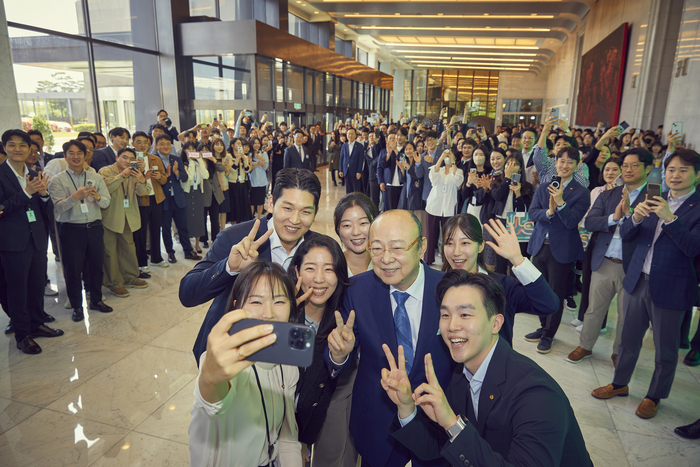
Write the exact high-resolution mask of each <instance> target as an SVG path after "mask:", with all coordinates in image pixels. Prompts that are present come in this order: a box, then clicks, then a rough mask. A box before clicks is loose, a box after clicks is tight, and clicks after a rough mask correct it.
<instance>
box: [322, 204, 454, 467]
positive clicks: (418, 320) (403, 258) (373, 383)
mask: <svg viewBox="0 0 700 467" xmlns="http://www.w3.org/2000/svg"><path fill="white" fill-rule="evenodd" d="M426 245H427V242H426V239H425V237H424V236H423V229H422V227H421V225H420V222H419V221H418V219H417V218H416V217H415V215H414V214H413V213H412V212H410V211H404V210H401V209H393V210H391V211H387V212H385V213H383V214H381V215H380V216H379V217H377V218H376V219H375V220H374V222H373V223H372V226H371V227H370V242H369V249H370V255H371V257H372V264H373V267H374V269H373V270H372V271H368V272H365V273H362V274H359V275H357V276H354V277H352V278H350V287H348V289H347V291H346V293H345V298H344V300H343V307H342V310H341V313H342V319H343V320H345V325H344V326H343V327H341V326H340V324H342V323H339V326H338V328H337V329H335V330H334V331H333V332H332V333H331V335H330V336H329V348H328V349H327V350H326V351H325V359H326V363H327V364H328V367H329V371H330V372H331V377H332V378H335V377H336V376H337V375H338V373H339V372H340V371H343V370H344V369H345V368H347V367H349V366H350V364H351V363H352V361H353V360H354V359H355V358H356V357H357V352H356V351H357V348H358V347H361V348H362V358H360V362H359V366H358V370H357V378H356V379H355V386H354V388H353V396H352V411H351V414H350V433H352V436H353V439H354V441H355V447H356V448H357V452H358V453H359V454H360V455H361V456H362V465H363V466H365V467H404V466H405V465H406V464H407V463H408V461H411V462H412V465H413V467H424V466H447V465H448V464H447V462H446V461H445V460H443V459H438V460H433V461H421V460H420V459H419V458H418V457H416V456H415V455H413V454H411V452H410V450H409V449H408V448H407V447H405V446H403V445H402V444H400V443H397V442H396V440H395V439H393V438H392V437H391V436H390V434H389V433H388V432H387V430H386V427H387V426H389V424H390V423H391V420H393V419H394V418H396V407H395V406H394V404H393V403H392V402H391V399H390V398H389V396H387V394H386V392H385V391H384V389H382V386H381V385H380V382H379V378H378V376H379V374H380V371H381V369H382V368H384V367H385V366H386V365H387V364H386V357H385V353H384V350H383V348H382V346H388V348H389V349H391V351H392V352H393V353H394V354H395V355H396V352H397V348H398V346H399V345H402V346H403V348H405V349H407V350H406V358H407V360H409V363H407V370H408V371H407V372H408V376H407V377H408V379H409V380H410V382H411V384H412V385H414V386H417V385H418V384H420V383H422V382H423V381H425V367H424V365H423V358H424V356H425V354H427V353H430V354H432V355H433V360H434V366H435V372H436V373H437V378H438V379H439V380H440V382H441V383H442V384H447V382H448V381H449V379H450V375H451V373H452V368H453V367H454V362H453V361H452V359H451V358H450V355H449V352H448V350H447V347H446V346H445V343H444V342H443V341H442V338H441V337H440V335H439V334H438V320H439V313H438V302H437V297H436V295H435V289H436V287H437V284H438V282H439V281H440V279H441V278H442V276H443V273H442V272H441V271H436V270H435V269H432V268H430V267H428V266H427V265H426V264H425V263H423V262H421V260H420V259H421V257H422V256H423V254H424V253H425V248H426ZM355 317H356V318H355ZM336 319H337V320H340V319H341V317H340V316H337V318H336Z"/></svg>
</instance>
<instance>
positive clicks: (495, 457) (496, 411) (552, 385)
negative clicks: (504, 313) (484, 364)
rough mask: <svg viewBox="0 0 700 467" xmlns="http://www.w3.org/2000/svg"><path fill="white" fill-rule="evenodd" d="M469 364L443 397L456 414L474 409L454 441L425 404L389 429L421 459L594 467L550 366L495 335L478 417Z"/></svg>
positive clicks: (501, 465) (503, 465)
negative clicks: (468, 375) (429, 414)
mask: <svg viewBox="0 0 700 467" xmlns="http://www.w3.org/2000/svg"><path fill="white" fill-rule="evenodd" d="M463 370H464V365H457V367H456V368H455V370H454V372H453V374H452V381H451V382H450V384H449V386H448V387H447V389H446V390H445V396H446V397H447V401H448V402H449V404H450V406H451V407H452V409H453V410H454V413H455V414H458V415H459V414H462V415H465V416H468V415H467V414H472V416H471V417H470V420H469V422H468V423H467V426H466V428H464V429H463V430H462V432H461V433H460V434H459V435H458V436H457V438H455V440H454V441H453V442H452V443H450V441H449V440H448V438H447V434H446V432H445V430H443V429H442V427H440V426H439V425H438V424H437V423H434V422H432V421H431V420H430V419H429V418H428V417H427V416H426V415H425V414H424V413H423V411H422V410H419V411H418V414H417V415H416V417H415V418H414V419H413V420H412V421H411V422H409V423H408V424H407V425H406V426H405V427H403V428H401V425H400V423H399V420H398V417H394V419H393V421H392V424H391V426H390V427H389V431H390V432H391V433H392V435H393V436H394V438H396V439H397V440H398V441H399V442H401V443H402V444H404V445H405V446H406V447H408V448H409V449H411V450H412V451H413V452H414V453H415V454H416V455H417V456H418V457H419V458H421V459H437V458H439V457H440V456H442V457H444V458H445V459H447V460H448V461H449V462H450V464H451V465H455V466H457V465H460V466H461V465H465V466H472V465H473V466H480V467H491V466H494V467H495V466H499V467H506V466H516V465H517V466H525V465H538V466H541V467H555V466H557V467H559V466H561V467H590V466H592V465H593V464H592V462H591V459H590V456H589V455H588V451H587V450H586V444H585V443H584V441H583V435H582V434H581V430H580V428H579V426H578V422H577V421H576V417H575V416H574V411H573V409H572V408H571V405H570V404H569V400H568V399H567V397H566V395H565V394H564V391H562V389H561V388H560V387H559V385H558V384H557V383H556V382H555V381H554V379H552V377H551V376H549V374H547V372H546V371H544V370H543V369H542V368H540V366H539V365H537V364H536V363H535V362H533V361H532V360H530V359H529V358H527V357H525V356H523V355H521V354H519V353H517V352H516V351H514V350H513V349H512V348H511V347H510V346H509V345H508V343H507V342H506V341H505V340H503V338H499V339H498V344H497V345H496V349H495V350H494V353H493V356H492V358H491V362H490V364H489V366H488V370H487V372H486V377H485V378H484V382H483V385H482V386H481V392H480V395H479V411H478V413H479V415H478V420H474V417H473V413H474V412H473V408H472V407H471V405H472V399H471V393H470V390H469V384H468V382H467V378H466V376H465V375H464V373H463Z"/></svg>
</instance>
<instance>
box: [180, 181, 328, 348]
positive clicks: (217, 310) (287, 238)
mask: <svg viewBox="0 0 700 467" xmlns="http://www.w3.org/2000/svg"><path fill="white" fill-rule="evenodd" d="M320 197H321V182H319V180H318V177H316V175H314V173H313V172H311V171H309V170H305V169H282V170H280V171H279V172H278V173H277V179H276V181H275V189H274V190H273V192H272V196H270V197H269V198H268V205H267V210H268V212H270V213H272V214H271V215H270V214H268V215H267V217H266V218H265V219H262V220H259V219H256V220H251V221H248V222H243V223H241V224H236V225H232V226H229V227H227V228H226V229H225V230H222V231H221V232H220V233H219V235H218V236H217V237H216V240H215V241H214V243H213V244H212V246H211V248H210V249H209V251H208V252H207V255H206V256H205V258H204V259H203V260H202V261H200V262H199V263H197V265H196V266H195V267H194V268H193V269H192V270H191V271H190V272H188V273H187V275H185V277H183V278H182V281H180V301H181V302H182V304H183V305H184V306H187V307H192V306H197V305H201V304H202V303H206V302H208V301H209V300H211V299H214V302H213V303H212V305H211V307H209V311H208V312H207V316H206V318H205V319H204V322H203V323H202V327H201V329H200V330H199V334H198V335H197V341H196V342H195V345H194V349H193V352H194V356H195V358H196V359H197V361H198V362H199V356H200V355H202V353H203V352H204V351H205V350H206V349H207V338H208V337H209V332H210V331H211V329H212V328H213V327H214V325H215V324H216V323H218V322H219V320H220V319H221V317H222V316H223V315H225V314H226V313H227V312H229V311H230V310H227V309H226V308H225V307H226V303H227V302H228V297H229V294H230V293H231V289H232V288H233V283H234V282H235V281H236V277H237V276H238V273H239V272H240V271H242V270H243V269H244V268H245V267H246V266H248V265H249V264H250V263H252V262H253V261H255V260H256V259H257V258H264V259H266V260H268V261H272V262H274V263H277V264H279V265H280V266H282V267H284V268H285V269H287V266H288V265H289V263H290V262H291V260H292V257H293V256H294V253H296V251H297V248H298V247H299V245H300V244H301V242H303V241H304V239H306V238H310V237H311V236H313V235H316V234H315V233H314V232H311V231H310V230H309V229H310V228H311V224H313V222H314V219H315V217H316V213H317V212H318V202H319V199H320Z"/></svg>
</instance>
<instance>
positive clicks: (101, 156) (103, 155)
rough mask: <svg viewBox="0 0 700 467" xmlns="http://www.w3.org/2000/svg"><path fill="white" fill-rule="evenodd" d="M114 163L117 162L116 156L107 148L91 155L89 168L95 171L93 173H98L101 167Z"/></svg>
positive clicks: (112, 150)
mask: <svg viewBox="0 0 700 467" xmlns="http://www.w3.org/2000/svg"><path fill="white" fill-rule="evenodd" d="M115 162H117V154H116V153H115V152H114V149H112V148H111V147H109V146H107V147H106V148H102V149H98V150H97V151H95V152H94V153H93V155H92V162H91V163H90V166H91V167H92V168H93V169H95V172H99V171H100V169H101V168H102V167H107V166H108V165H112V164H114V163H115Z"/></svg>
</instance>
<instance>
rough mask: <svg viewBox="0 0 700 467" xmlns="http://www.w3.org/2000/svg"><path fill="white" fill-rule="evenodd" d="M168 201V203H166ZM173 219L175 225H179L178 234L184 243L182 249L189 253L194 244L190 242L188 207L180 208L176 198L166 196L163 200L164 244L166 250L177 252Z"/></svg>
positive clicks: (181, 242)
mask: <svg viewBox="0 0 700 467" xmlns="http://www.w3.org/2000/svg"><path fill="white" fill-rule="evenodd" d="M166 203H167V204H166ZM173 220H175V226H176V227H177V235H178V237H179V238H180V244H181V245H182V251H183V252H184V253H185V254H187V253H189V252H190V251H192V244H191V243H190V234H189V231H188V230H187V209H186V208H179V207H178V206H177V204H175V198H172V197H171V198H170V199H168V198H165V201H163V224H162V229H163V245H165V251H167V252H168V254H170V253H175V250H174V249H173V234H172V231H171V227H172V223H173Z"/></svg>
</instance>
